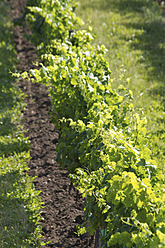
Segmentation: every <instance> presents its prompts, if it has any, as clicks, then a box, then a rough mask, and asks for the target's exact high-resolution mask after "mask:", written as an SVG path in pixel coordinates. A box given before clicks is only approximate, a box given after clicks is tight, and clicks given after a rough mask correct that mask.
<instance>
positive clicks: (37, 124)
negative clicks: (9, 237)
mask: <svg viewBox="0 0 165 248" xmlns="http://www.w3.org/2000/svg"><path fill="white" fill-rule="evenodd" d="M10 4H11V16H12V18H13V19H14V18H18V17H20V16H21V15H22V13H23V10H24V7H25V5H26V0H22V1H19V0H10ZM24 32H25V33H29V32H30V31H29V28H28V27H26V28H25V30H23V28H22V27H19V26H16V27H14V28H13V33H14V40H15V44H16V51H17V56H18V58H19V64H18V69H19V70H21V71H25V70H26V71H28V70H29V69H31V68H34V67H35V66H34V65H33V62H35V61H36V60H37V56H36V48H35V46H34V45H33V44H32V43H31V42H30V41H27V40H26V39H25V38H24V37H23V33H24ZM19 86H20V88H21V89H22V91H23V92H24V93H25V95H27V97H26V99H25V100H26V104H27V107H26V109H25V111H24V112H23V120H24V121H23V122H24V127H25V130H26V133H25V135H26V136H27V137H29V140H30V147H31V151H30V152H31V160H30V161H29V163H28V166H29V168H30V170H29V174H30V175H31V176H37V178H36V179H35V187H36V189H37V190H41V197H42V200H43V202H44V204H45V208H44V209H43V213H42V216H43V220H42V223H41V225H42V228H43V240H44V242H47V241H51V243H50V244H47V245H46V246H45V247H54V248H55V247H61V248H66V247H67V248H69V247H77V248H78V247H81V248H85V247H92V246H89V236H88V235H85V236H82V237H81V238H80V237H78V236H77V235H76V234H75V231H76V225H77V224H78V223H79V224H80V223H82V218H83V199H82V198H80V199H79V200H78V201H77V202H76V196H75V191H74V190H72V191H71V193H70V194H69V185H70V180H69V178H68V172H67V171H66V170H62V169H61V167H60V166H59V165H58V164H57V163H56V162H55V160H54V159H55V157H56V152H55V150H56V145H57V142H58V137H59V134H58V130H55V127H54V125H53V124H52V123H51V121H50V117H49V108H50V107H51V101H50V98H49V96H48V93H47V90H46V88H45V86H44V85H39V84H33V83H31V82H30V81H26V80H20V81H19Z"/></svg>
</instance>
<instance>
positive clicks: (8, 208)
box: [0, 1, 42, 248]
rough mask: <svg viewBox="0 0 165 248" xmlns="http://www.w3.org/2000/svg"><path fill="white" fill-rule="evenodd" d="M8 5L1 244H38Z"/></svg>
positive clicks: (0, 64)
mask: <svg viewBox="0 0 165 248" xmlns="http://www.w3.org/2000/svg"><path fill="white" fill-rule="evenodd" d="M8 7H9V6H8V4H7V2H6V1H1V2H0V247H1V248H12V247H17V248H18V247H26V248H27V247H40V243H41V242H40V233H41V227H40V225H39V220H40V211H41V206H42V202H41V199H40V197H39V192H37V191H36V190H35V189H34V186H33V178H31V177H29V176H28V175H27V173H26V171H28V167H27V161H28V160H29V159H30V154H29V142H28V139H27V138H24V136H23V131H22V126H21V125H20V124H19V123H20V120H21V119H20V117H21V110H22V109H23V108H24V106H25V104H24V98H23V94H22V93H21V91H20V90H19V88H18V87H17V86H16V84H14V83H13V81H14V78H12V76H11V75H10V73H9V71H14V70H15V65H16V63H17V59H16V53H15V51H14V43H13V39H12V32H11V31H12V30H11V23H10V22H9V20H8V18H7V16H8Z"/></svg>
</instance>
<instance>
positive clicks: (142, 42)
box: [77, 0, 165, 170]
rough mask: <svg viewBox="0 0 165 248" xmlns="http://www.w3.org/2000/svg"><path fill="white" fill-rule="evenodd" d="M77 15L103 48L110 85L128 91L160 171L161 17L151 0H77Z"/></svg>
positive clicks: (163, 123)
mask: <svg viewBox="0 0 165 248" xmlns="http://www.w3.org/2000/svg"><path fill="white" fill-rule="evenodd" d="M79 3H80V5H79V7H78V9H77V15H78V16H79V17H81V18H82V19H83V20H85V23H84V27H83V28H88V27H89V26H90V27H92V29H93V31H92V34H93V35H94V36H95V39H94V42H95V45H101V44H105V46H106V48H107V49H108V52H107V54H106V58H107V60H108V62H109V64H110V68H111V70H112V77H113V80H112V87H113V89H117V88H118V86H119V85H120V84H124V86H125V87H127V88H129V89H131V90H132V91H133V94H134V100H133V104H134V107H135V109H136V112H138V113H139V114H140V116H145V117H146V119H147V121H148V123H147V129H148V136H149V146H150V148H151V150H152V153H153V157H154V159H156V160H157V162H158V164H159V165H160V166H161V167H162V168H163V170H165V167H164V158H165V157H164V156H165V133H164V130H165V112H164V103H165V86H164V82H165V73H164V68H165V61H164V56H165V24H164V23H165V18H164V17H163V16H162V15H161V9H160V8H159V7H158V5H157V3H156V1H153V0H145V1H135V0H116V1H113V0H104V1H100V0H91V1H88V0H79Z"/></svg>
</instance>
